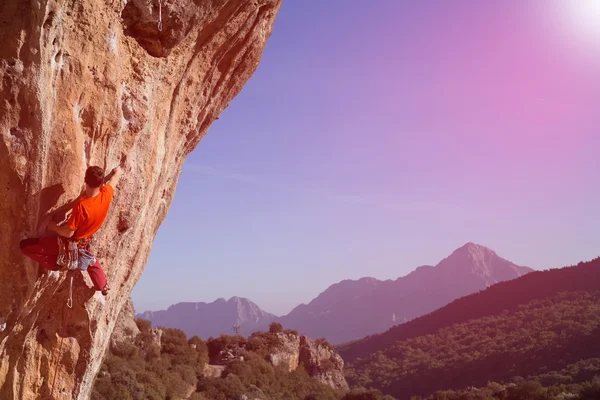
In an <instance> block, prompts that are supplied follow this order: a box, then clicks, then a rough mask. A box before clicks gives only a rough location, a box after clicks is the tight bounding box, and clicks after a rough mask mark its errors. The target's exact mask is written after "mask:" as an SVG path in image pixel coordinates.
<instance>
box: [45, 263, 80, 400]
mask: <svg viewBox="0 0 600 400" xmlns="http://www.w3.org/2000/svg"><path fill="white" fill-rule="evenodd" d="M74 275H75V269H72V270H71V278H70V282H69V298H68V299H67V308H65V314H64V315H65V317H64V318H63V324H62V332H61V337H60V346H59V347H58V357H57V358H56V361H54V360H53V361H52V362H51V363H50V365H52V364H54V379H53V380H52V391H51V392H50V398H54V386H55V385H56V376H57V375H58V362H59V361H60V356H61V355H62V347H63V341H64V339H65V336H66V334H67V321H68V318H69V308H73V276H74ZM55 355H56V353H55Z"/></svg>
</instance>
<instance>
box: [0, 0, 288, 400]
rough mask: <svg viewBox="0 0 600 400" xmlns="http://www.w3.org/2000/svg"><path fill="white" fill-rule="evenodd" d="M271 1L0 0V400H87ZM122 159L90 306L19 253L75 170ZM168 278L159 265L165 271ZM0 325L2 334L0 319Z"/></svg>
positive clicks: (79, 290)
mask: <svg viewBox="0 0 600 400" xmlns="http://www.w3.org/2000/svg"><path fill="white" fill-rule="evenodd" d="M280 3H281V0H202V1H200V0H161V1H160V9H161V10H160V11H161V14H162V30H159V29H158V9H159V0H130V1H129V2H127V1H123V0H106V1H97V0H95V1H93V0H81V1H70V2H66V1H62V0H4V1H2V2H0V37H1V38H2V45H1V46H0V76H1V78H2V79H0V330H1V332H0V398H2V399H13V398H14V399H34V398H35V399H38V398H48V397H49V391H50V385H51V384H52V379H54V376H55V374H56V376H57V379H56V382H57V383H56V390H55V397H56V398H57V399H71V398H73V399H86V398H88V397H89V394H90V391H91V387H92V383H93V380H94V376H95V374H96V372H97V371H98V368H99V366H100V364H101V360H102V357H103V354H104V351H105V349H106V347H107V345H108V344H109V341H110V336H111V332H112V329H113V327H114V325H115V322H116V320H117V316H118V314H119V312H120V310H121V307H122V306H123V304H124V303H125V302H126V301H127V299H128V296H129V293H130V292H131V289H132V288H133V286H134V285H135V283H136V282H137V280H138V279H139V277H140V275H141V274H142V271H143V269H144V266H145V263H146V260H147V258H148V254H149V251H150V247H151V244H152V241H153V239H154V236H155V234H156V231H157V229H158V227H159V225H160V224H161V222H162V220H163V219H164V217H165V216H166V213H167V210H168V208H169V206H170V204H171V200H172V198H173V194H174V191H175V186H176V184H177V179H178V176H179V173H180V170H181V166H182V163H183V161H184V158H185V156H186V155H187V154H188V153H189V152H190V151H191V150H192V149H194V148H195V147H196V145H197V144H198V142H199V141H200V139H201V138H202V136H203V135H204V134H205V133H206V131H207V129H208V127H209V125H210V124H211V123H212V121H213V120H214V119H215V118H217V117H218V115H219V114H220V113H221V111H222V110H223V109H224V108H225V107H227V105H228V104H229V102H230V101H231V99H232V98H233V97H234V96H235V95H237V93H239V91H240V90H241V88H242V86H243V85H244V83H245V82H246V81H247V79H248V78H249V77H250V76H251V75H252V73H253V72H254V71H255V69H256V67H257V65H258V63H259V60H260V57H261V54H262V51H263V49H264V46H265V43H266V41H267V38H268V37H269V35H270V34H271V29H272V26H273V23H274V20H275V16H276V14H277V11H278V9H279V7H280ZM122 159H126V162H125V166H124V177H123V178H122V179H121V182H120V184H119V185H118V187H117V194H116V197H115V200H114V202H113V205H112V207H111V212H110V215H109V217H108V219H107V220H106V222H105V224H104V227H103V228H102V229H101V230H100V232H99V233H98V234H97V236H96V239H97V241H96V244H95V246H94V249H95V253H96V255H97V256H98V257H99V259H100V261H101V262H102V264H103V266H104V269H105V271H106V273H107V276H108V278H109V280H110V282H111V287H112V291H111V293H110V295H109V296H108V298H107V299H106V300H104V299H103V298H102V296H101V295H100V294H99V293H95V292H94V291H93V290H92V288H91V282H90V280H89V277H88V276H87V273H85V272H83V273H80V272H77V273H76V275H75V290H74V306H73V309H72V310H70V311H69V325H68V329H67V331H66V335H64V349H63V352H62V356H61V357H60V359H59V360H58V362H57V363H56V365H57V367H55V363H54V361H53V360H52V357H53V356H54V355H55V354H57V353H58V351H57V350H58V346H59V344H60V340H61V337H62V336H61V334H60V331H61V322H62V317H63V312H64V309H65V308H64V304H65V302H66V299H67V292H68V282H67V280H66V274H65V273H61V274H58V273H52V274H47V273H44V272H43V271H40V270H39V269H38V267H37V265H36V264H34V263H33V262H31V261H28V260H26V259H25V258H24V257H23V256H22V255H21V254H20V252H19V248H18V243H19V240H20V239H23V238H24V237H27V236H33V235H38V234H41V233H43V232H44V231H45V225H46V223H47V220H48V217H49V215H50V214H51V213H52V212H53V211H55V210H57V209H58V208H59V207H61V206H62V205H63V204H65V203H68V201H70V200H72V199H73V198H75V197H76V196H77V195H78V194H79V192H80V190H81V184H82V180H83V173H84V171H85V168H86V167H87V166H88V165H100V166H102V167H104V168H106V169H107V170H109V169H111V168H113V167H114V166H116V165H117V164H118V163H119V162H120V161H121V160H122ZM165 273H168V271H165ZM4 323H6V325H4Z"/></svg>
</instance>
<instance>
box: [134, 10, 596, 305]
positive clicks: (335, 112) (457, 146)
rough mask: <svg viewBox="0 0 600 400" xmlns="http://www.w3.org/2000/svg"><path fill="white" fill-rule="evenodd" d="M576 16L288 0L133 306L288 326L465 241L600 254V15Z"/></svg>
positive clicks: (204, 149)
mask: <svg viewBox="0 0 600 400" xmlns="http://www.w3.org/2000/svg"><path fill="white" fill-rule="evenodd" d="M583 2H584V3H586V2H587V3H586V4H588V6H589V4H591V3H594V2H595V3H597V4H598V3H600V0H583ZM590 2H591V3H590ZM574 3H577V2H571V1H567V0H564V1H554V2H552V1H543V2H541V1H526V0H502V1H499V0H498V1H479V0H472V1H471V0H461V1H452V2H450V1H433V0H431V1H429V0H423V1H418V2H417V1H415V2H405V1H397V0H389V1H386V0H380V1H376V2H358V1H342V0H336V1H334V0H331V1H322V0H302V1H290V0H287V1H284V4H283V6H282V8H281V11H280V13H279V16H278V18H277V21H276V24H275V28H274V31H273V35H272V36H271V39H270V40H269V42H268V44H267V48H266V50H265V52H264V55H263V59H262V61H261V64H260V65H259V68H258V70H257V72H256V74H255V75H254V76H253V77H252V78H251V79H250V81H249V82H248V84H247V85H246V87H245V88H244V89H243V91H242V93H241V94H240V95H239V96H238V97H237V98H236V99H234V101H233V102H232V103H231V105H230V107H229V108H228V109H226V110H225V111H224V112H223V113H222V115H221V116H220V119H219V120H218V121H216V122H215V123H214V124H213V125H212V127H211V128H210V130H209V132H208V134H207V136H206V137H205V138H204V139H203V141H202V142H201V143H200V145H199V146H198V148H197V149H196V150H195V151H194V152H193V153H192V154H191V155H190V156H189V157H188V159H187V160H186V164H185V166H184V168H183V172H182V175H181V178H180V181H179V185H178V187H177V192H176V195H175V199H174V201H173V204H172V207H171V210H170V211H169V215H168V217H167V219H166V221H165V222H164V223H163V225H162V226H161V228H160V230H159V232H158V235H157V237H156V240H155V242H154V246H153V250H152V254H151V256H150V260H149V262H148V265H147V268H146V270H145V272H144V275H143V276H142V278H141V280H140V281H139V283H138V284H137V286H136V287H135V289H134V291H133V299H134V303H135V307H136V311H137V312H142V311H145V310H158V309H164V308H166V307H168V306H169V305H171V304H174V303H176V302H180V301H207V302H210V301H214V300H216V299H217V298H219V297H224V298H229V297H231V296H241V297H247V298H249V299H251V300H253V301H254V302H256V303H257V304H258V305H259V306H260V307H262V308H263V309H265V310H266V311H269V312H272V313H275V314H284V313H287V312H289V311H290V310H291V309H292V308H293V307H294V306H296V305H298V304H299V303H307V302H309V301H310V300H311V299H312V298H314V297H315V296H317V295H318V294H319V293H320V292H322V291H323V290H325V289H326V288H327V287H328V286H329V285H331V284H333V283H335V282H338V281H340V280H343V279H358V278H360V277H364V276H373V277H376V278H379V279H395V278H397V277H399V276H403V275H405V274H407V273H408V272H410V271H411V270H413V269H414V268H416V267H417V266H419V265H423V264H432V265H435V264H436V263H437V262H439V261H440V260H441V259H442V258H444V257H446V256H447V255H449V254H450V253H451V252H452V251H453V250H454V249H456V248H458V247H460V246H461V245H463V244H465V243H466V242H469V241H473V242H475V243H478V244H482V245H485V246H487V247H489V248H491V249H493V250H495V251H496V252H497V253H498V254H499V255H500V256H502V257H504V258H507V259H508V260H510V261H512V262H514V263H516V264H519V265H527V266H530V267H532V268H535V269H546V268H555V267H561V266H565V265H571V264H574V263H577V262H578V261H580V260H589V259H592V258H594V257H597V256H600V245H599V243H600V240H599V239H600V222H599V221H600V184H599V179H598V171H600V12H596V11H598V10H600V6H597V8H596V9H594V8H592V7H591V6H590V8H589V10H583V9H580V8H572V7H574V6H569V5H568V4H574ZM540 4H544V6H543V7H540ZM581 7H583V6H581ZM594 10H595V11H594ZM581 11H583V12H581ZM594 12H596V14H595V15H596V18H595V19H594V18H593V15H594ZM590 14H591V16H590ZM596 28H599V29H596Z"/></svg>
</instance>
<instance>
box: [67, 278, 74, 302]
mask: <svg viewBox="0 0 600 400" xmlns="http://www.w3.org/2000/svg"><path fill="white" fill-rule="evenodd" d="M73 275H75V269H72V270H71V282H69V298H68V299H67V307H69V308H73Z"/></svg>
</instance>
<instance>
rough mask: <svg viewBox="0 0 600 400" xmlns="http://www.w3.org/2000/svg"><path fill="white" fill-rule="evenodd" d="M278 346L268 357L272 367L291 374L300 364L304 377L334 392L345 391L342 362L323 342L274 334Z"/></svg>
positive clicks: (301, 336)
mask: <svg viewBox="0 0 600 400" xmlns="http://www.w3.org/2000/svg"><path fill="white" fill-rule="evenodd" d="M277 339H278V345H277V346H275V347H273V348H272V349H271V351H270V354H269V361H270V362H271V363H272V364H273V365H274V366H276V367H277V366H282V367H285V368H286V369H287V370H288V371H294V370H295V369H296V368H298V366H300V365H302V366H303V367H304V369H305V370H306V372H308V375H310V376H311V377H312V378H314V379H316V380H317V381H319V382H321V383H322V384H324V385H327V386H330V387H332V388H334V389H348V383H347V382H346V378H344V360H342V357H340V355H339V354H337V353H336V352H335V351H334V349H333V348H332V347H331V346H330V345H329V344H328V343H327V342H325V341H322V340H315V341H312V340H311V339H310V338H308V337H307V336H304V335H297V334H293V333H283V332H280V333H277Z"/></svg>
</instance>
